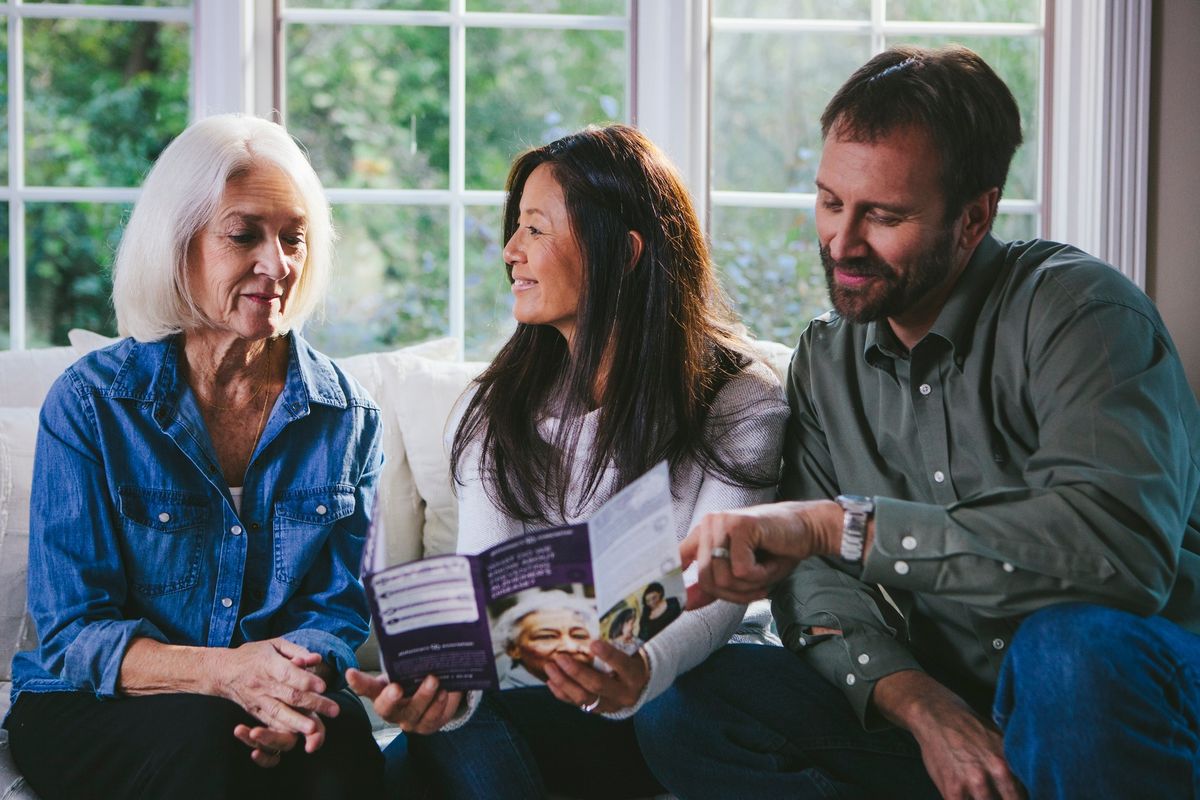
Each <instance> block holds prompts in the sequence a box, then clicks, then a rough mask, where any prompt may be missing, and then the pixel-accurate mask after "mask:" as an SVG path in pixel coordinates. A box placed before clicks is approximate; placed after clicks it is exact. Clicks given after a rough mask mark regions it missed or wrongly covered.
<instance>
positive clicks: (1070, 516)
mask: <svg viewBox="0 0 1200 800" xmlns="http://www.w3.org/2000/svg"><path fill="white" fill-rule="evenodd" d="M787 393H788V401H789V403H790V405H791V411H792V420H791V423H790V424H789V430H788V434H787V442H786V444H785V448H784V460H785V465H784V476H783V482H782V484H781V489H780V494H781V497H783V498H785V499H811V498H832V497H835V496H836V495H838V494H839V493H846V494H860V495H870V496H874V497H875V498H876V503H877V506H876V512H875V541H874V546H873V548H872V550H871V551H870V552H869V553H868V554H867V556H866V559H865V564H864V566H863V567H862V568H861V569H859V568H854V567H850V566H847V565H844V564H842V563H841V562H840V561H839V560H838V559H823V558H813V559H809V560H808V561H805V562H803V563H802V564H801V565H800V566H799V567H798V568H797V569H796V571H795V572H794V573H793V574H792V576H791V577H790V578H789V579H788V580H787V581H785V582H783V583H782V584H781V585H780V586H779V587H777V588H776V590H775V593H774V595H773V598H772V599H773V601H774V611H775V616H776V619H777V620H778V622H779V625H780V629H781V632H782V633H783V638H784V641H785V643H786V644H787V645H788V646H789V647H791V648H792V649H793V650H794V651H796V652H799V653H803V654H804V655H805V657H807V658H809V659H810V660H811V663H813V665H814V666H816V667H817V669H818V670H819V671H821V672H822V674H823V675H824V676H825V677H826V678H828V679H829V680H830V681H832V682H833V683H835V684H836V685H838V686H840V687H841V688H842V689H843V690H844V691H845V693H846V694H847V696H848V698H849V699H850V701H851V703H852V705H853V706H854V707H855V709H856V711H857V712H858V714H859V717H860V719H862V720H863V721H864V723H865V724H868V725H870V726H873V725H874V724H875V723H876V722H877V720H875V719H873V718H872V715H871V707H870V702H869V701H870V695H871V691H872V689H873V687H874V685H875V682H876V681H878V680H879V679H880V678H882V677H884V676H886V675H889V674H891V673H893V672H897V671H899V670H903V669H924V670H925V671H927V672H928V673H929V674H931V675H932V676H933V677H935V678H937V679H938V680H940V681H941V682H943V683H944V684H946V685H948V686H949V687H950V688H952V689H954V690H955V691H957V692H959V693H960V694H961V695H962V696H963V697H964V698H965V699H967V700H968V702H970V703H972V705H974V706H975V707H976V708H978V709H980V710H981V711H982V710H985V709H987V707H988V706H989V704H990V700H991V695H992V691H993V689H994V687H995V684H996V679H997V676H998V671H999V668H1000V663H1001V661H1002V660H1003V658H1004V655H1005V653H1006V651H1007V649H1008V645H1009V643H1010V642H1011V640H1012V637H1013V634H1014V633H1015V632H1016V630H1017V627H1018V625H1019V624H1020V621H1021V619H1022V618H1023V617H1024V616H1025V615H1027V614H1029V613H1031V612H1033V611H1036V610H1037V609H1039V608H1042V607H1044V606H1047V605H1051V604H1054V603H1063V602H1071V601H1082V602H1089V603H1099V604H1103V605H1107V606H1113V607H1117V608H1122V609H1126V610H1128V611H1132V612H1135V613H1138V614H1147V615H1148V614H1161V615H1163V616H1164V617H1167V618H1168V619H1172V620H1174V621H1176V622H1178V623H1179V624H1181V625H1182V626H1183V627H1184V628H1186V629H1188V630H1191V631H1194V632H1200V511H1198V507H1197V498H1198V492H1200V468H1198V463H1200V409H1198V408H1197V404H1196V399H1195V397H1194V396H1193V394H1192V392H1191V390H1190V388H1189V386H1188V383H1187V380H1186V378H1185V376H1184V372H1183V368H1182V365H1181V364H1180V361H1179V357H1178V355H1177V353H1176V351H1175V348H1174V345H1173V344H1172V342H1171V339H1170V337H1169V336H1168V334H1167V331H1166V328H1165V327H1164V325H1163V323H1162V320H1161V319H1160V318H1159V315H1158V312H1157V311H1156V309H1155V308H1154V305H1153V304H1152V303H1151V302H1150V300H1149V299H1148V298H1147V297H1146V296H1145V295H1144V294H1143V293H1142V292H1141V291H1140V290H1139V289H1137V288H1136V287H1135V286H1134V285H1133V284H1131V283H1130V282H1129V281H1128V280H1127V279H1126V278H1124V277H1123V276H1122V275H1120V274H1119V273H1118V272H1117V271H1116V270H1114V269H1112V268H1111V267H1109V266H1108V265H1106V264H1104V263H1102V262H1100V261H1099V260H1097V259H1095V258H1093V257H1091V256H1089V255H1087V254H1085V253H1083V252H1081V251H1079V250H1077V249H1075V248H1072V247H1068V246H1065V245H1061V244H1056V243H1053V242H1047V241H1031V242H1017V243H1011V244H1004V243H1001V242H998V241H997V240H995V239H994V238H992V237H991V236H988V237H986V238H985V239H984V241H983V242H982V243H981V244H980V246H979V248H978V249H977V250H976V252H975V254H974V256H973V257H972V259H971V261H970V263H969V264H968V266H967V268H966V270H965V271H964V273H963V275H962V277H961V278H960V279H959V282H958V284H957V285H956V286H955V288H954V290H953V292H952V294H951V296H950V298H949V299H948V301H947V303H946V305H945V307H944V308H943V309H942V312H941V314H940V315H939V317H938V319H937V321H936V322H935V324H934V325H933V328H932V329H931V330H930V331H929V333H928V334H927V335H926V336H925V337H924V338H923V339H922V340H921V341H920V342H919V343H918V344H917V345H916V346H915V347H914V348H913V349H912V351H911V352H907V351H905V349H904V347H903V346H902V345H901V344H900V343H899V341H898V340H897V339H896V338H895V336H894V335H893V333H892V331H891V328H890V326H889V325H888V324H887V322H886V321H879V322H874V323H869V324H853V323H850V322H848V321H846V320H843V319H841V318H839V317H838V316H837V315H836V314H833V313H830V314H826V315H825V316H823V317H820V318H818V319H816V320H814V321H813V323H812V324H811V325H809V327H808V329H807V330H806V331H805V332H804V334H803V336H802V337H801V340H800V343H799V345H798V347H797V349H796V353H795V355H794V357H793V360H792V366H791V374H790V380H789V383H788V386H787ZM813 626H820V627H824V628H831V629H836V630H841V631H842V635H824V636H813V635H811V633H810V629H811V628H812V627H813Z"/></svg>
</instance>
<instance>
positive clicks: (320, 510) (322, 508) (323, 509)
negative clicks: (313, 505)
mask: <svg viewBox="0 0 1200 800" xmlns="http://www.w3.org/2000/svg"><path fill="white" fill-rule="evenodd" d="M328 512H329V509H328V508H326V507H325V506H324V505H319V506H317V513H318V514H320V515H321V516H325V514H327V513H328Z"/></svg>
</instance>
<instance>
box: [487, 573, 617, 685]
mask: <svg viewBox="0 0 1200 800" xmlns="http://www.w3.org/2000/svg"><path fill="white" fill-rule="evenodd" d="M589 589H590V587H587V586H585V585H584V584H572V585H564V586H555V587H542V588H533V589H526V590H525V591H522V592H517V593H516V594H513V595H509V596H508V597H505V598H503V599H501V600H498V601H496V602H495V603H492V604H490V605H489V606H488V617H489V618H490V619H491V623H492V642H493V643H494V644H495V648H496V675H497V676H498V677H499V679H500V688H501V689H515V688H520V687H524V686H541V685H542V684H544V683H545V682H546V664H547V662H549V661H551V660H553V658H554V656H555V655H557V654H558V653H564V654H566V655H567V656H569V657H570V658H573V659H576V660H578V661H580V662H582V663H586V664H590V663H591V662H592V655H591V653H590V652H589V651H588V647H589V645H591V643H592V640H593V639H595V638H597V637H598V636H599V630H598V628H597V624H596V605H595V599H594V598H593V597H592V596H591V593H590V592H589Z"/></svg>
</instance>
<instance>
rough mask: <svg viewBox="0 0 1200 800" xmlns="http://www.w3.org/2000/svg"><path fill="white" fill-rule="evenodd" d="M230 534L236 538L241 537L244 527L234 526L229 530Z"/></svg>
mask: <svg viewBox="0 0 1200 800" xmlns="http://www.w3.org/2000/svg"><path fill="white" fill-rule="evenodd" d="M229 532H230V533H232V534H233V535H234V536H241V535H242V526H241V525H234V526H233V527H232V528H230V529H229Z"/></svg>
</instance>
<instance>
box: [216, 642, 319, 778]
mask: <svg viewBox="0 0 1200 800" xmlns="http://www.w3.org/2000/svg"><path fill="white" fill-rule="evenodd" d="M321 663H322V659H321V656H319V655H317V654H316V653H312V652H310V651H308V650H306V649H305V648H303V647H300V646H299V645H297V644H293V643H292V642H289V641H288V640H286V639H282V638H277V639H270V640H267V641H262V642H249V643H247V644H243V645H241V646H240V647H237V648H234V649H233V650H229V651H225V652H223V653H221V661H220V666H219V668H218V669H219V671H218V674H217V678H216V690H215V691H214V692H213V694H216V695H217V696H220V697H224V698H226V699H229V700H232V701H234V702H235V703H237V704H238V705H240V706H241V707H242V708H244V709H245V710H246V712H247V713H249V714H250V715H251V716H253V717H254V718H255V719H257V720H259V721H260V722H261V723H262V724H261V725H254V726H250V725H238V726H236V727H235V728H234V731H233V735H234V736H236V737H237V739H238V740H239V741H241V742H242V743H243V744H245V745H246V746H247V747H249V748H250V759H251V760H252V761H253V762H254V763H255V764H257V765H258V766H260V767H274V766H276V765H278V764H279V762H280V760H281V759H282V757H283V753H285V752H287V751H289V750H292V749H294V748H295V747H296V746H297V745H298V744H299V743H300V740H301V739H303V740H304V751H305V752H306V753H315V752H316V751H317V750H319V749H320V748H321V746H322V745H323V744H324V743H325V723H324V722H322V720H321V717H322V716H326V717H336V716H337V715H338V711H339V710H340V709H339V708H338V705H337V703H335V702H334V701H333V700H330V699H329V698H328V697H326V696H325V695H324V694H323V693H324V691H325V689H326V685H325V681H324V680H322V679H321V677H320V676H319V675H317V674H316V673H315V671H314V670H316V669H317V667H318V666H319V665H320V664H321Z"/></svg>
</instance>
